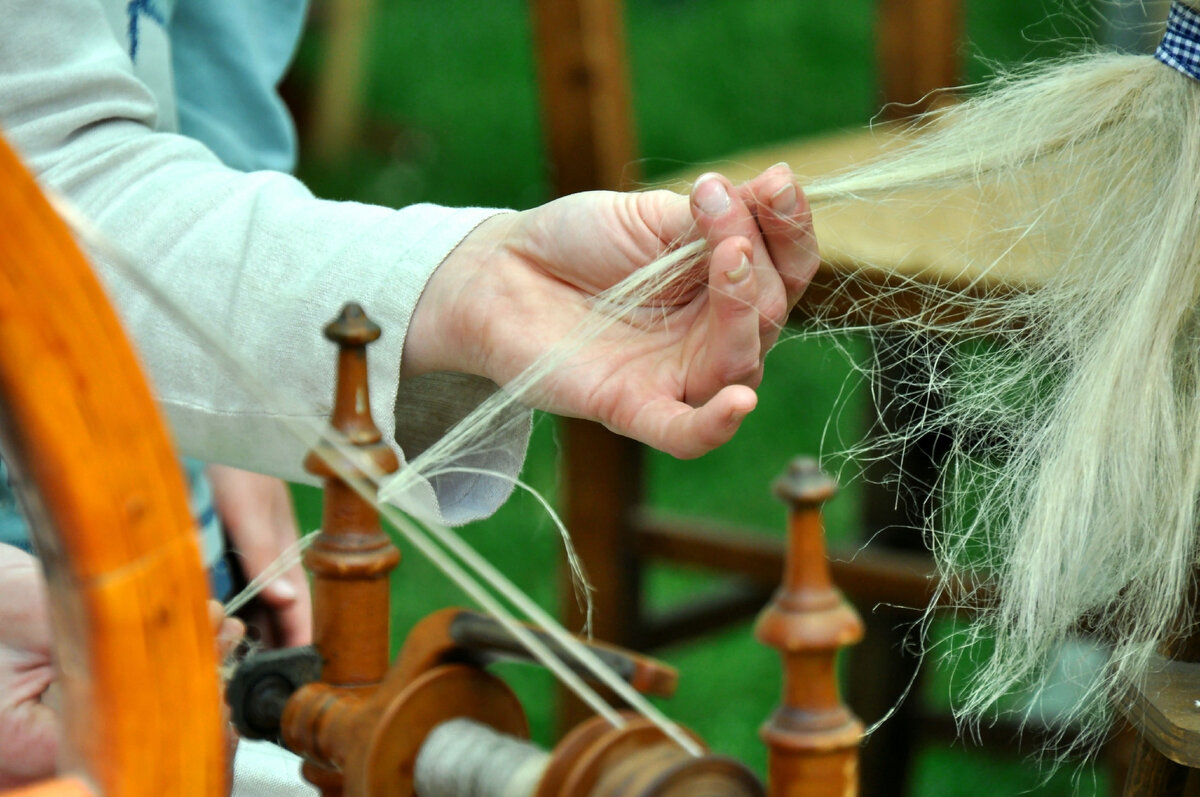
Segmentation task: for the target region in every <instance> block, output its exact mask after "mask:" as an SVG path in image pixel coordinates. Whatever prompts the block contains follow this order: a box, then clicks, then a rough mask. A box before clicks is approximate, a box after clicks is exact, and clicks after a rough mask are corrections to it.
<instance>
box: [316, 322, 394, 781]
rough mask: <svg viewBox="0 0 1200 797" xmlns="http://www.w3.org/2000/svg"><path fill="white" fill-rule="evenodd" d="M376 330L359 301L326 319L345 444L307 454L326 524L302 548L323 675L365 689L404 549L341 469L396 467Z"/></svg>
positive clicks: (384, 634) (378, 657)
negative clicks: (374, 381) (384, 428)
mask: <svg viewBox="0 0 1200 797" xmlns="http://www.w3.org/2000/svg"><path fill="white" fill-rule="evenodd" d="M379 334H380V331H379V327H378V326H377V325H376V324H375V323H373V322H372V321H371V320H370V319H369V318H367V316H366V314H365V313H364V312H363V310H362V308H361V307H359V306H358V305H357V304H348V305H346V306H345V308H343V310H342V312H341V314H340V315H339V316H338V317H337V318H336V319H335V320H334V321H333V322H332V323H330V324H329V325H328V326H327V327H325V336H326V337H327V338H329V339H330V340H331V341H333V342H334V343H336V344H338V359H337V385H336V387H335V388H334V403H333V414H332V417H331V421H330V422H331V425H332V427H333V429H334V431H335V432H336V433H337V434H338V436H340V437H341V438H342V442H343V444H344V446H343V447H342V448H341V450H339V448H338V447H336V446H335V445H334V444H332V443H330V442H328V441H324V442H322V443H320V444H318V446H317V447H316V448H315V449H314V450H313V451H311V452H310V453H309V455H308V457H307V459H305V462H304V465H305V468H307V469H308V471H309V472H311V473H314V474H316V475H318V476H321V477H323V478H324V479H325V495H324V499H325V500H324V512H323V515H322V521H321V532H320V535H319V536H318V537H317V541H316V542H315V543H313V545H312V547H311V548H309V549H308V551H306V552H305V554H304V564H305V566H306V567H307V568H308V572H309V573H310V574H311V575H312V604H313V644H314V645H315V646H316V648H317V651H318V652H319V653H320V654H321V657H322V659H323V660H324V668H323V670H322V681H324V682H325V683H326V684H329V685H331V686H334V687H338V688H339V689H340V690H343V691H344V690H354V691H363V692H364V693H365V692H366V691H369V690H370V689H372V688H373V687H374V686H376V685H377V684H378V683H379V681H380V680H381V679H382V678H383V675H384V673H386V671H387V666H388V640H389V638H390V637H389V590H388V575H389V574H390V573H391V571H392V570H393V569H394V568H395V567H396V565H397V564H398V563H399V561H400V552H399V551H398V550H396V547H395V546H394V545H392V542H391V540H390V539H388V536H387V535H386V534H384V533H383V529H382V528H381V527H380V525H379V514H378V513H377V512H376V511H375V508H374V507H373V506H372V505H371V504H370V503H368V502H367V501H365V500H363V498H362V497H361V496H360V495H359V494H358V493H356V492H355V491H354V490H353V489H352V488H351V487H350V485H348V484H347V483H346V482H345V481H344V480H343V478H342V477H341V476H340V475H339V473H338V470H339V469H342V468H344V469H346V470H347V471H348V472H349V473H353V474H356V475H357V476H364V475H366V472H368V471H373V472H375V473H376V474H378V473H392V472H395V471H396V470H397V469H398V468H399V462H398V460H397V458H396V454H395V452H394V451H393V450H392V449H391V447H390V446H388V445H387V444H386V443H384V442H383V439H382V438H383V436H382V435H381V434H380V432H379V429H378V427H376V426H375V422H374V420H373V419H372V418H371V402H370V397H369V393H368V388H367V348H366V347H367V344H369V343H371V342H372V341H374V340H376V339H377V338H378V337H379ZM347 446H348V447H349V449H350V450H349V451H347V450H346V448H345V447H347ZM331 461H333V462H337V463H339V468H337V469H335V468H334V467H332V466H331V465H330V462H331ZM304 773H305V777H307V778H309V779H310V780H311V781H313V782H314V783H316V784H317V785H318V786H320V787H321V788H322V791H323V793H325V794H326V795H332V794H338V793H340V780H341V778H340V775H339V774H338V773H337V772H335V771H333V770H330V769H328V768H326V767H323V766H320V765H318V764H315V763H313V762H311V761H310V762H309V763H306V765H305V768H304Z"/></svg>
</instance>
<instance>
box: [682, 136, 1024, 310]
mask: <svg viewBox="0 0 1200 797" xmlns="http://www.w3.org/2000/svg"><path fill="white" fill-rule="evenodd" d="M914 135H916V134H914V133H912V132H911V131H910V130H908V129H907V128H906V127H905V126H901V125H891V124H885V125H879V126H877V127H875V128H873V129H869V130H857V131H851V132H846V133H834V134H830V135H825V136H820V137H816V138H812V139H804V140H798V141H792V142H785V143H781V144H779V145H776V146H771V147H765V148H762V149H756V150H750V151H747V152H743V153H739V154H736V155H733V156H730V157H729V158H724V159H722V160H720V161H714V162H711V163H708V164H704V165H702V166H696V167H694V168H691V169H688V170H687V171H684V172H681V173H679V174H678V175H675V176H672V177H671V178H668V179H667V180H665V181H663V183H662V184H663V185H665V186H667V187H671V188H674V189H676V190H687V187H688V186H689V185H690V184H691V183H692V182H693V181H694V180H695V178H696V177H698V176H700V175H701V174H703V173H704V172H708V171H719V172H721V173H722V174H724V175H726V176H727V177H729V178H730V179H731V180H733V182H734V183H735V184H736V183H739V182H743V181H745V180H748V179H750V178H751V177H753V176H754V175H756V174H758V173H760V172H762V171H763V170H764V169H767V168H769V167H770V166H772V165H774V164H776V163H780V162H783V163H787V164H788V165H789V166H791V168H792V170H793V171H794V172H795V173H796V174H797V175H799V176H800V177H801V178H802V180H803V181H804V182H811V181H812V179H813V178H817V177H825V176H828V175H831V174H836V173H839V172H843V171H846V170H849V169H851V168H853V167H856V166H861V165H864V164H867V163H870V162H872V161H874V160H877V159H878V158H881V157H883V156H885V155H887V154H889V153H894V152H896V151H897V150H898V149H899V148H900V147H901V146H903V145H904V144H905V143H906V142H907V141H909V140H911V139H912V137H913V136H914ZM994 201H995V200H994V198H992V197H987V198H986V199H985V197H984V196H983V195H982V194H981V193H980V192H978V191H976V190H967V189H956V190H953V191H942V192H937V193H932V192H913V193H911V194H909V195H898V196H897V197H896V198H895V199H894V200H892V201H889V202H887V203H875V202H868V201H855V202H850V203H843V204H838V205H820V204H818V205H816V206H815V207H814V209H813V224H814V227H815V229H816V234H817V241H818V244H819V245H820V247H821V260H822V266H821V273H820V274H819V275H818V278H817V279H816V280H815V282H816V283H817V285H818V287H820V286H826V287H827V288H828V289H830V290H831V289H832V288H833V286H835V285H840V284H842V283H844V282H845V277H846V276H847V275H851V274H852V275H855V276H857V277H859V278H861V280H862V281H863V282H864V283H867V284H870V285H875V286H877V287H880V288H891V289H892V290H893V291H897V290H898V291H902V290H904V288H905V286H904V284H903V283H904V281H906V280H913V281H914V282H915V283H916V284H917V285H920V284H939V285H946V286H950V287H954V288H957V289H959V290H964V291H967V292H978V293H983V292H988V291H992V290H996V289H1028V288H1034V287H1036V286H1037V285H1038V284H1040V283H1041V282H1043V281H1044V280H1045V277H1046V273H1047V272H1046V268H1047V267H1046V259H1045V258H1044V257H1042V256H1041V254H1040V253H1039V252H1038V251H1037V250H1036V249H1035V248H1033V247H1032V246H1031V245H1028V244H1022V243H1021V242H1017V241H1014V239H1013V237H1012V236H1010V235H1007V234H1004V233H1002V232H999V231H998V230H997V227H998V219H997V218H996V215H995V214H994V213H992V211H991V203H992V202H994ZM1010 251H1011V256H1010V257H1002V256H1003V255H1005V254H1006V253H1008V252H1010ZM909 287H913V286H909ZM818 296H819V297H820V298H822V299H824V298H827V297H826V296H825V295H824V292H821V293H819V294H817V295H814V297H812V298H813V299H815V298H817V297H818Z"/></svg>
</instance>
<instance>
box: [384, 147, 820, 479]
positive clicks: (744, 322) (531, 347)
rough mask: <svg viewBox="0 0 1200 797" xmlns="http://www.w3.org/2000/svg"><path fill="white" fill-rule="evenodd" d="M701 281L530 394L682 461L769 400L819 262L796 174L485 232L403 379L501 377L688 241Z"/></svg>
mask: <svg viewBox="0 0 1200 797" xmlns="http://www.w3.org/2000/svg"><path fill="white" fill-rule="evenodd" d="M696 234H698V235H699V236H701V237H702V238H703V239H704V241H705V244H706V247H705V248H706V257H705V259H704V261H703V262H702V264H701V265H700V266H699V268H700V269H701V270H702V272H703V273H699V274H696V275H695V276H696V277H697V279H696V280H695V281H694V284H693V286H692V287H691V288H690V289H688V290H686V291H684V292H683V293H681V294H679V295H673V296H669V295H666V294H663V295H660V296H658V297H655V303H654V306H653V307H647V308H645V309H644V311H643V312H639V313H637V314H635V316H634V317H633V318H631V319H629V321H628V322H627V323H622V324H618V325H616V326H614V327H613V328H611V329H609V330H608V331H606V332H605V333H604V334H602V335H601V336H600V337H599V338H597V339H596V340H594V341H591V342H590V343H589V344H588V345H587V346H586V347H585V348H583V349H582V350H581V351H579V352H576V353H575V354H574V355H573V356H572V357H571V358H569V360H568V361H567V362H566V363H564V364H563V367H561V368H559V369H556V371H555V373H553V374H550V375H549V376H547V377H546V378H545V379H544V380H543V381H542V382H541V383H539V385H538V386H537V389H536V391H535V394H534V396H533V401H534V403H535V404H536V405H537V406H539V407H540V408H542V409H547V410H550V411H552V412H556V413H559V414H563V415H570V416H575V417H582V418H589V419H592V420H598V421H600V422H602V423H604V424H605V425H606V426H608V427H609V428H610V429H612V430H614V431H617V432H619V433H621V434H625V435H628V436H630V437H633V438H635V439H638V440H641V441H642V442H645V443H648V444H649V445H652V446H654V447H656V448H659V449H661V450H663V451H666V452H668V453H671V454H674V455H675V456H678V457H684V458H686V457H695V456H699V455H700V454H703V453H705V452H707V451H709V450H711V449H712V448H715V447H717V446H719V445H721V444H722V443H724V442H726V441H727V440H729V438H730V437H732V436H733V433H734V432H735V431H736V430H737V428H738V426H739V425H740V423H741V421H742V419H743V418H744V417H745V416H746V415H747V414H748V413H749V412H750V411H751V410H752V409H754V406H755V404H756V402H757V396H756V394H755V391H754V388H756V387H757V386H758V384H759V382H760V381H761V379H762V363H763V358H764V357H765V356H766V353H767V351H768V350H769V349H770V347H771V346H772V345H773V344H774V342H775V340H776V339H777V338H778V335H779V332H780V329H781V327H782V324H783V323H784V321H785V320H786V318H787V314H788V311H789V310H790V309H791V307H792V306H793V305H794V304H795V302H796V301H797V300H798V299H799V297H800V295H801V294H802V293H803V292H804V289H805V288H806V287H807V285H808V282H809V281H810V280H811V278H812V276H813V274H814V273H815V272H816V268H817V265H818V262H819V257H818V253H817V246H816V242H815V240H814V238H813V234H812V220H811V215H810V212H809V208H808V204H807V202H806V200H805V199H804V195H803V193H802V192H801V191H800V189H799V187H798V186H797V185H796V182H795V178H794V176H793V175H792V173H791V171H790V169H788V168H787V167H786V166H785V165H782V164H781V165H779V166H775V167H772V168H770V169H768V170H767V171H765V172H763V173H762V174H761V175H759V176H758V177H756V178H755V179H753V180H751V181H750V182H748V183H746V184H744V185H742V186H739V187H737V188H734V187H733V186H732V185H731V184H730V183H729V181H728V180H726V179H725V178H724V177H722V176H720V175H715V174H708V175H704V176H702V177H701V178H700V179H698V180H697V181H696V184H695V185H694V186H693V188H692V192H691V197H690V201H689V198H688V197H683V196H680V195H678V194H675V193H672V192H669V191H649V192H645V193H627V194H621V193H612V192H589V193H584V194H576V195H573V196H568V197H564V198H562V199H559V200H556V201H554V202H551V203H549V204H546V205H543V206H541V207H539V208H535V209H533V210H529V211H525V212H523V213H518V214H512V215H506V216H497V217H493V218H492V219H489V220H488V221H487V222H485V223H484V224H482V225H480V227H479V228H478V229H476V231H475V232H473V233H472V234H471V235H469V236H468V237H467V238H466V239H465V240H464V241H463V242H462V243H461V244H460V245H459V247H458V248H457V249H456V250H455V251H454V252H453V253H451V255H450V256H449V257H447V258H446V260H445V261H444V262H443V263H442V265H441V266H440V267H439V269H438V270H437V272H435V273H434V275H433V277H432V278H431V280H430V282H429V284H428V286H427V287H426V290H425V293H424V294H423V296H422V298H421V301H420V302H419V303H418V306H417V311H416V312H415V313H414V316H413V321H412V325H411V326H410V329H409V333H408V338H407V340H406V343H405V350H404V359H403V368H404V375H405V376H415V375H417V374H419V373H422V372H424V371H431V370H458V371H465V372H468V373H475V374H479V375H482V376H486V377H488V378H490V379H493V380H494V381H496V382H497V383H499V384H501V385H504V384H507V383H508V382H509V381H511V380H512V379H513V378H515V377H516V376H517V375H518V374H520V373H521V372H522V371H523V370H524V369H525V368H526V367H528V366H529V365H530V364H531V363H533V362H534V361H535V360H536V359H537V358H538V357H539V356H541V355H542V354H544V353H545V352H546V351H548V350H550V349H551V348H553V347H554V346H555V345H556V344H558V343H560V342H561V341H562V340H563V339H564V337H565V336H567V335H568V334H569V333H570V332H571V330H573V329H574V328H575V327H576V325H577V324H578V323H579V322H580V321H581V320H582V319H583V318H584V316H585V315H586V314H587V313H588V312H589V309H590V304H589V302H590V300H591V299H592V298H593V297H594V296H595V295H596V294H597V293H599V292H601V291H603V290H605V289H606V288H609V287H611V286H612V285H615V284H616V283H618V282H619V281H620V280H621V279H623V278H625V277H626V276H628V275H629V274H631V273H632V272H634V271H635V270H637V269H638V268H641V267H643V266H645V265H647V264H649V263H650V262H652V261H654V260H655V259H656V258H658V257H660V256H661V255H662V254H664V253H665V252H666V251H668V248H669V247H671V246H675V245H678V244H679V243H680V242H681V241H686V240H687V239H688V238H689V236H695V235H696Z"/></svg>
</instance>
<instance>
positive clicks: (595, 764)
mask: <svg viewBox="0 0 1200 797" xmlns="http://www.w3.org/2000/svg"><path fill="white" fill-rule="evenodd" d="M624 716H625V718H626V720H627V722H626V723H625V725H624V726H623V727H621V728H615V727H613V726H612V725H611V724H609V722H608V721H607V720H605V719H604V718H603V717H593V718H591V719H590V720H587V721H585V722H583V723H581V724H580V725H578V726H576V727H575V728H574V729H573V730H572V731H571V732H570V733H568V734H567V735H566V736H564V737H563V739H562V741H561V742H559V744H558V746H557V747H556V748H555V749H554V752H553V753H552V754H551V758H550V763H549V764H548V765H547V767H546V771H545V774H543V776H542V780H541V783H540V784H539V786H538V789H537V791H536V792H535V793H534V797H759V796H760V795H762V794H763V789H762V785H761V784H760V783H759V782H758V779H757V778H755V777H754V775H753V773H751V772H750V770H749V769H747V768H746V766H745V765H744V764H742V763H741V762H738V761H735V760H733V759H731V758H725V757H723V756H714V755H709V754H707V753H706V754H705V755H701V756H693V755H691V754H689V753H688V752H686V751H685V750H683V749H681V748H680V747H679V745H677V744H676V743H675V742H673V741H671V740H670V739H669V738H668V737H667V736H666V735H665V734H664V733H663V732H662V730H661V729H659V728H658V727H657V726H656V725H654V724H653V723H652V722H650V721H649V720H648V719H645V718H644V717H639V716H637V715H635V714H632V713H629V712H626V713H625V714H624ZM693 738H695V737H693ZM696 741H697V742H699V741H700V740H699V739H696Z"/></svg>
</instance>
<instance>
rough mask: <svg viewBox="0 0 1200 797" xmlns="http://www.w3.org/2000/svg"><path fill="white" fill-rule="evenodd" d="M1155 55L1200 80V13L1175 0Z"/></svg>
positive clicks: (1173, 67)
mask: <svg viewBox="0 0 1200 797" xmlns="http://www.w3.org/2000/svg"><path fill="white" fill-rule="evenodd" d="M1154 57H1155V58H1157V59H1158V60H1160V61H1162V62H1163V63H1164V64H1166V65H1167V66H1169V67H1171V68H1172V69H1178V70H1179V71H1180V72H1182V73H1183V74H1185V75H1187V76H1188V77H1191V78H1195V79H1196V80H1200V13H1197V12H1196V11H1195V10H1193V9H1192V8H1191V7H1189V6H1188V5H1187V4H1186V3H1181V2H1180V1H1179V0H1174V2H1172V3H1171V13H1170V14H1169V15H1168V16H1167V31H1166V33H1164V34H1163V37H1162V41H1161V42H1159V44H1158V49H1157V50H1155V52H1154Z"/></svg>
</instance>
